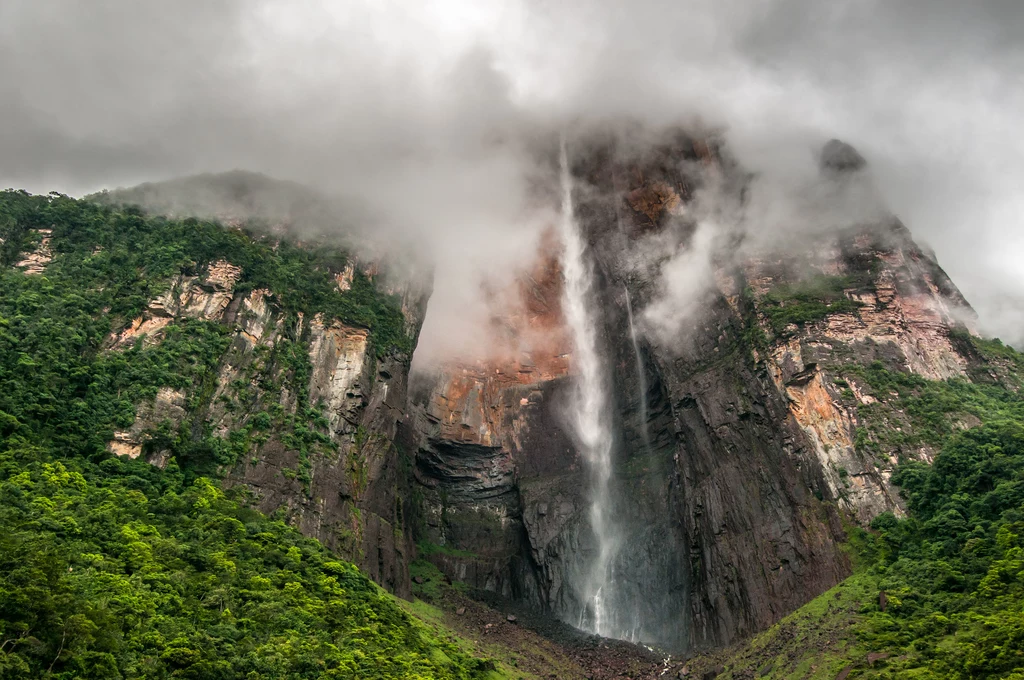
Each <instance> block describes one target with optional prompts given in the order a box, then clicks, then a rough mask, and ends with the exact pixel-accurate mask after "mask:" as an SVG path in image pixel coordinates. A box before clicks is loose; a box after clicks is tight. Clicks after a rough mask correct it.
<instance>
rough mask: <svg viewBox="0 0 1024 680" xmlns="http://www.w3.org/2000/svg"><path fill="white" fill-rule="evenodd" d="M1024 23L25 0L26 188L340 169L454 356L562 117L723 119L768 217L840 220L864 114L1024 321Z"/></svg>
mask: <svg viewBox="0 0 1024 680" xmlns="http://www.w3.org/2000/svg"><path fill="white" fill-rule="evenodd" d="M1022 24H1024V5H1021V3H1019V2H1017V1H1016V0H980V1H978V2H973V3H962V2H956V1H955V0H930V1H926V0H906V1H903V2H899V3H895V2H882V1H881V0H841V1H838V2H830V3H821V2H813V1H812V0H744V1H740V0H718V1H712V0H695V1H692V2H687V3H672V2H666V1H659V0H641V1H639V2H633V3H614V2H611V0H605V1H603V2H583V1H582V0H573V1H570V2H558V3H554V2H546V1H541V0H507V1H505V2H490V3H480V2H470V1H469V0H453V1H450V2H426V3H407V4H399V3H394V2H386V3H380V2H368V1H367V2H362V1H353V2H345V3H341V2H328V1H327V0H320V1H319V2H315V1H314V2H307V3H293V2H286V1H285V0H180V1H178V2H173V3H170V2H156V1H152V0H142V1H131V0H103V1H101V2H89V3H85V2H76V1H74V0H52V1H50V2H38V1H36V0H8V1H7V2H5V3H3V5H2V6H0V65H2V66H0V120H2V122H3V125H2V126H0V185H3V186H13V187H18V188H27V189H29V190H32V191H37V192H45V191H49V190H58V191H61V192H64V193H70V194H83V193H87V192H90V191H95V190H98V189H101V188H105V187H115V186H127V185H133V184H137V183H139V182H143V181H153V180H163V179H168V178H172V177H176V176H180V175H186V174H192V173H198V172H214V171H223V170H230V169H233V168H244V169H249V170H254V171H259V172H265V173H267V174H269V175H271V176H274V177H278V178H281V179H289V180H294V181H297V182H301V183H304V184H308V185H311V186H314V187H316V188H318V189H320V190H323V191H325V192H326V193H327V194H328V195H330V196H331V197H332V198H334V199H337V203H338V204H340V205H343V206H345V209H344V210H343V211H342V212H343V213H344V214H343V215H342V216H341V217H339V222H346V221H347V222H350V223H359V224H362V225H369V226H370V228H372V229H373V230H374V231H375V232H377V233H380V234H384V235H386V237H387V238H394V237H400V238H402V239H403V240H406V241H408V242H409V243H411V244H412V247H413V248H414V249H416V250H418V251H419V252H421V253H424V254H425V255H426V256H427V259H429V260H430V262H431V263H432V264H433V265H434V266H435V267H436V270H437V272H438V278H437V281H436V284H435V286H436V288H435V290H436V295H435V298H434V301H433V302H432V309H431V314H430V316H429V318H428V320H427V323H426V326H425V328H424V332H423V336H422V344H423V349H424V352H426V353H428V354H429V353H430V352H435V353H436V354H437V355H438V356H442V355H444V354H445V353H451V352H460V351H463V350H465V348H466V347H471V346H472V345H473V344H474V343H476V342H478V340H479V338H477V337H475V336H474V329H475V328H477V326H476V325H474V323H473V320H475V319H479V318H482V317H483V316H485V315H486V311H487V310H486V301H485V298H483V297H481V296H480V295H479V294H478V290H479V288H480V286H481V281H487V282H489V284H490V286H491V287H492V288H493V287H498V286H500V285H501V284H502V283H503V281H504V280H505V279H507V278H508V277H509V276H511V275H512V273H513V272H514V271H515V270H516V267H517V265H519V264H522V263H524V262H526V261H527V260H528V259H529V258H530V257H531V256H532V254H533V252H534V248H535V247H536V239H537V236H538V234H539V233H540V232H541V230H542V229H544V228H545V227H547V226H550V224H551V223H552V220H553V215H552V210H553V205H554V204H553V203H552V204H550V205H549V203H548V202H546V201H544V200H538V187H539V186H545V185H546V184H547V183H549V182H550V180H551V177H550V174H549V173H550V172H551V167H550V166H549V165H548V164H547V163H546V160H548V161H549V160H550V159H545V157H544V154H543V148H544V146H545V145H546V144H550V142H551V135H552V134H554V133H555V132H557V131H558V130H559V129H561V128H563V127H565V126H567V125H575V126H586V125H596V124H600V123H601V122H603V121H609V120H627V119H628V120H634V121H640V122H642V123H644V124H645V125H646V126H647V127H648V128H649V129H654V130H656V129H658V128H659V127H660V126H664V125H668V124H672V123H677V122H684V123H690V124H697V122H698V121H699V124H701V125H703V126H705V127H708V128H715V129H720V130H722V131H723V134H724V136H725V138H726V139H727V142H728V145H729V147H730V149H731V150H732V153H733V154H735V155H736V157H737V158H738V160H739V161H740V163H742V164H743V165H744V166H745V167H746V168H749V169H750V170H752V171H754V172H756V173H758V180H757V182H756V184H755V187H754V191H753V195H754V201H753V203H752V207H753V208H756V213H757V217H758V220H759V227H760V229H761V231H762V232H763V233H771V232H774V231H775V230H786V229H792V228H794V227H800V226H806V225H802V224H801V223H802V222H807V221H811V222H813V221H815V220H818V218H819V216H820V214H821V213H820V211H818V210H816V209H814V207H815V206H820V204H821V200H820V199H821V196H820V195H819V194H818V193H817V189H816V188H815V187H816V184H815V181H814V177H815V174H816V172H817V171H816V162H817V160H816V158H815V153H816V151H817V150H818V149H819V148H820V147H821V145H822V144H823V143H824V142H825V141H826V140H828V139H830V138H832V137H838V138H841V139H844V140H845V141H847V142H849V143H851V144H853V145H854V146H855V147H856V148H857V149H858V150H859V151H860V152H861V153H862V154H863V155H864V156H865V157H866V158H867V160H868V162H869V164H870V166H871V168H872V172H873V181H874V184H875V185H876V186H877V187H878V189H879V190H880V191H881V193H882V195H883V196H884V200H885V202H886V204H887V205H888V206H889V207H890V208H891V209H892V210H893V211H894V212H896V213H897V214H898V215H899V216H900V217H901V218H902V219H903V221H904V222H905V223H906V224H907V226H908V227H909V228H910V229H911V230H912V231H913V233H914V234H915V236H916V237H917V238H918V240H920V241H922V242H923V243H926V244H929V245H931V246H932V247H933V248H934V249H935V251H936V254H937V256H938V258H939V261H940V263H941V264H942V265H943V266H944V267H945V268H946V270H947V271H948V272H949V273H950V275H951V276H952V278H953V279H954V281H956V283H957V284H958V285H959V286H960V287H961V289H962V290H963V292H964V293H965V295H966V296H967V298H968V299H969V300H970V301H971V303H972V304H974V305H975V307H976V308H977V309H978V311H979V313H980V315H981V327H982V330H984V331H986V332H988V333H990V334H994V335H999V336H1002V337H1003V338H1004V339H1007V340H1013V341H1015V342H1021V341H1024V331H1022V329H1024V268H1021V267H1020V266H1019V264H1018V263H1019V262H1020V261H1021V260H1022V259H1024V229H1021V226H1022V220H1024V218H1022V215H1024V190H1022V189H1021V187H1024V138H1022V137H1021V136H1020V134H1019V123H1020V121H1021V120H1024V87H1022V86H1024V75H1022V74H1024V43H1022V41H1021V40H1020V38H1019V28H1018V27H1019V26H1020V25H1022ZM809 206H810V207H809ZM846 208H849V209H850V212H849V213H848V215H847V216H848V217H849V218H850V219H856V218H859V216H860V215H861V214H862V212H863V211H864V210H868V211H870V210H873V209H874V206H872V205H865V204H864V203H863V202H860V201H851V203H850V205H848V206H844V208H843V210H844V211H845V209H846ZM711 217H714V218H715V219H722V216H721V215H710V214H709V216H708V217H707V219H709V220H710V219H711ZM700 243H704V242H703V241H699V240H698V241H697V244H700ZM686 257H688V258H690V259H689V260H685V259H684V260H673V261H672V262H673V264H672V268H670V269H667V270H666V271H665V272H664V275H665V277H666V291H667V292H668V296H667V298H666V301H665V304H668V305H669V308H668V309H669V310H670V311H673V313H675V311H674V310H675V308H673V307H671V305H672V304H679V305H682V306H683V307H685V304H686V303H687V302H688V301H689V300H690V298H688V297H687V295H688V291H689V290H690V289H691V288H692V286H691V285H689V283H688V281H689V279H688V277H690V276H692V272H693V271H694V270H699V267H700V265H701V263H702V262H704V261H705V260H703V259H700V258H697V259H696V260H694V258H695V255H694V254H693V253H690V254H688V255H687V256H686ZM691 260H692V261H691ZM673 286H675V288H676V289H678V291H679V292H678V294H674V293H672V291H673V290H674V289H673ZM669 330H671V329H669ZM456 340H457V342H456Z"/></svg>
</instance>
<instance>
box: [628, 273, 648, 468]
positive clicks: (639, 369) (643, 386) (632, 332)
mask: <svg viewBox="0 0 1024 680" xmlns="http://www.w3.org/2000/svg"><path fill="white" fill-rule="evenodd" d="M622 288H623V290H625V291H626V314H627V315H628V316H629V339H630V340H631V341H632V343H633V356H634V357H635V358H636V384H637V391H639V392H640V436H642V437H643V440H644V449H646V450H647V451H648V452H650V450H651V432H650V430H649V429H648V427H647V375H646V373H645V372H644V358H643V355H642V354H641V353H640V340H639V339H638V337H637V332H636V326H634V325H633V301H632V300H631V299H630V297H629V287H628V286H626V285H623V286H622Z"/></svg>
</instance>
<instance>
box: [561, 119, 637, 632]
mask: <svg viewBox="0 0 1024 680" xmlns="http://www.w3.org/2000/svg"><path fill="white" fill-rule="evenodd" d="M559 151H560V154H559V161H560V164H561V184H562V186H561V188H562V219H561V225H560V226H561V232H562V233H561V236H562V241H563V244H564V246H565V256H564V258H563V260H562V267H563V273H564V276H565V293H564V297H563V305H564V308H565V309H564V313H565V319H566V322H567V323H568V326H569V329H570V330H571V331H572V336H573V343H574V350H575V351H574V352H573V360H574V363H575V366H576V371H577V378H576V383H575V390H574V393H573V400H572V404H571V409H570V414H571V418H572V425H573V429H574V431H575V435H576V440H577V442H578V444H579V446H580V447H581V449H582V451H581V453H582V454H583V459H584V461H585V462H586V464H587V467H588V469H589V472H590V476H591V480H590V481H591V487H590V494H591V496H590V526H591V529H592V531H593V532H594V537H595V539H596V541H597V556H596V558H595V559H594V560H593V562H592V563H591V564H590V565H589V569H588V570H587V574H586V576H585V582H584V583H583V584H581V585H582V591H583V592H582V596H583V602H584V604H583V607H582V611H581V612H580V617H579V623H578V625H579V627H580V628H584V629H587V630H590V631H591V632H594V633H597V634H598V635H603V636H606V637H629V636H630V635H629V632H628V631H625V630H621V629H620V628H621V627H620V626H619V625H618V624H617V620H618V618H619V617H618V616H617V614H618V612H615V611H609V608H610V606H611V607H614V603H615V601H616V599H617V598H616V597H615V592H614V590H615V586H616V584H615V580H614V570H613V562H614V560H615V557H616V554H617V552H618V548H619V539H618V534H619V532H618V531H617V530H616V529H617V527H615V526H614V520H613V517H612V501H611V493H610V491H611V490H610V484H611V475H612V441H613V433H612V429H611V417H610V416H611V414H610V412H609V405H608V395H607V384H606V381H605V376H604V373H603V367H602V363H601V357H600V355H599V353H598V348H597V328H596V323H595V314H594V312H593V309H592V308H591V297H592V288H593V278H594V277H593V272H592V270H591V267H590V263H589V262H588V261H587V259H586V254H585V252H584V251H585V246H584V242H583V236H582V234H581V233H580V228H579V225H578V224H577V222H576V215H575V212H574V209H573V200H572V188H573V180H572V174H571V173H570V171H569V159H568V151H567V150H566V144H565V139H564V138H563V139H562V141H561V147H560V150H559Z"/></svg>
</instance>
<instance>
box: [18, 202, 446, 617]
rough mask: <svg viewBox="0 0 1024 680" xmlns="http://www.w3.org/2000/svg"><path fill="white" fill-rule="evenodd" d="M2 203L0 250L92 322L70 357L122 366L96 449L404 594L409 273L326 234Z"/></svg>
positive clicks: (414, 319) (419, 302)
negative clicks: (166, 473) (260, 519)
mask: <svg viewBox="0 0 1024 680" xmlns="http://www.w3.org/2000/svg"><path fill="white" fill-rule="evenodd" d="M14 198H15V199H18V200H19V201H20V202H21V203H24V204H25V210H22V213H23V214H21V215H20V219H19V220H17V221H15V222H12V223H11V224H10V225H9V231H8V233H5V234H4V235H3V237H4V239H5V244H6V245H8V246H10V247H9V248H8V251H9V252H8V253H7V255H6V257H7V258H8V262H9V263H10V264H11V265H13V267H14V268H17V269H21V270H23V271H24V273H25V274H26V275H28V277H26V278H28V279H38V280H39V281H40V283H39V285H41V286H43V287H46V288H47V289H52V288H53V286H63V285H67V286H71V287H72V288H79V289H81V291H82V292H81V293H80V294H79V297H78V298H73V299H74V300H78V301H82V300H84V301H86V302H83V303H82V304H88V305H89V307H88V309H89V316H88V321H80V322H79V323H80V324H87V325H86V326H85V327H86V328H89V329H92V330H94V331H95V332H97V333H99V334H98V335H97V336H96V345H97V346H96V347H94V348H92V349H88V348H87V349H86V350H84V351H87V352H88V353H89V355H90V356H94V357H95V361H97V362H99V363H100V364H102V365H103V366H114V367H118V368H117V370H116V375H120V376H123V378H119V379H120V380H122V381H123V382H124V384H123V385H122V386H121V387H120V388H119V392H118V394H119V395H120V397H119V399H118V400H116V401H115V402H114V403H113V404H111V406H113V407H115V408H116V409H117V411H116V413H115V414H113V417H112V418H111V419H109V420H108V419H104V418H103V417H102V414H100V416H101V417H100V420H99V421H97V423H96V424H95V425H94V426H93V429H94V431H95V436H98V437H102V438H103V439H104V440H105V441H104V445H105V447H106V449H107V450H108V451H110V452H112V453H114V454H117V455H119V456H122V457H124V458H128V459H133V458H141V459H144V460H146V461H148V462H150V463H152V464H154V465H156V466H159V467H161V468H168V467H169V468H171V469H172V470H173V471H181V472H183V473H185V474H186V475H188V476H194V475H198V474H204V475H210V476H213V477H215V478H219V479H221V480H222V481H223V486H224V487H225V488H227V489H232V493H234V494H236V495H237V494H239V493H241V494H242V495H244V496H245V497H246V498H247V502H248V503H250V504H251V505H252V506H253V507H254V508H256V509H257V510H259V511H261V512H263V513H267V514H278V515H279V516H281V517H282V518H284V519H286V520H287V521H288V522H289V523H290V524H292V525H294V526H296V527H297V528H298V529H299V530H300V531H301V532H302V533H303V534H305V535H306V536H310V537H314V538H317V539H319V540H320V541H321V542H322V543H323V544H324V545H326V546H327V547H329V548H330V549H332V550H334V551H335V552H336V553H337V554H339V555H340V556H342V557H344V558H346V559H348V560H351V561H353V562H355V563H356V564H357V565H359V567H360V568H361V569H362V570H363V571H364V572H366V573H367V574H368V575H369V576H370V577H372V578H373V579H374V580H375V581H377V582H378V583H380V584H381V585H383V586H384V587H386V588H387V589H388V590H390V591H392V592H394V593H396V594H398V595H402V596H406V597H408V596H409V593H410V589H409V585H410V581H409V561H410V559H411V557H412V549H411V543H410V540H411V539H410V529H409V525H408V522H407V520H406V518H405V515H406V511H405V509H404V508H403V504H404V503H406V498H407V497H408V494H406V493H402V489H404V488H406V487H407V485H408V481H407V479H406V476H405V475H404V473H403V470H405V469H407V468H408V465H405V467H403V461H402V458H401V456H400V454H399V451H398V449H397V448H396V446H395V444H394V442H395V439H396V434H397V429H398V424H399V423H400V422H401V421H402V420H403V418H404V417H405V404H406V382H407V380H406V377H407V372H408V366H409V361H410V357H411V349H412V343H413V339H414V338H415V335H416V333H417V332H418V328H419V325H420V323H421V322H422V317H423V313H424V308H425V303H426V289H425V288H419V287H418V286H419V283H420V282H413V281H411V280H409V279H408V278H402V277H399V276H397V275H396V274H395V273H393V272H391V273H389V272H388V271H387V267H386V265H382V264H381V263H376V262H361V261H359V260H358V259H357V258H356V257H354V256H351V255H349V254H348V253H346V252H345V251H343V250H341V249H339V248H338V247H336V246H332V245H330V244H329V243H323V242H321V243H306V244H304V245H296V244H295V242H294V241H288V240H283V241H282V240H278V239H276V238H273V239H272V238H267V237H263V236H260V235H258V234H254V233H248V232H244V231H242V230H240V229H237V228H234V229H228V228H225V227H222V226H221V225H219V224H215V223H209V222H200V221H197V220H184V221H168V220H165V219H163V218H146V217H143V216H142V215H141V214H139V213H138V212H137V211H133V210H132V209H124V210H120V211H111V210H109V209H99V208H95V207H94V206H90V204H87V203H75V202H73V201H71V200H70V199H66V198H51V199H49V200H48V199H46V198H45V197H28V196H22V195H14ZM19 205H20V204H19ZM93 213H95V215H93ZM67 214H70V215H72V216H74V219H71V218H68V217H66V215H67ZM90 219H91V220H92V221H91V222H90V221H89V220H90ZM35 223H38V224H39V225H44V224H45V225H46V226H45V227H43V226H38V227H36V226H33V224H35ZM296 276H298V277H299V278H296ZM82 295H84V296H85V297H84V298H82V297H81V296H82ZM93 298H96V300H102V301H101V302H96V301H93ZM108 428H109V429H108Z"/></svg>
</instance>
